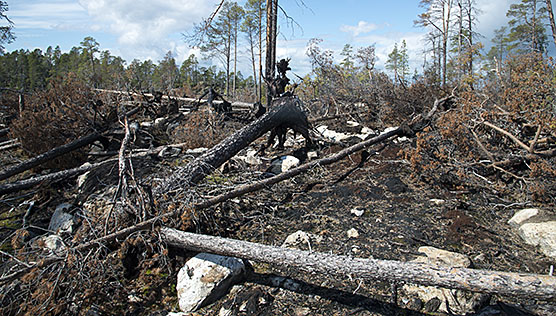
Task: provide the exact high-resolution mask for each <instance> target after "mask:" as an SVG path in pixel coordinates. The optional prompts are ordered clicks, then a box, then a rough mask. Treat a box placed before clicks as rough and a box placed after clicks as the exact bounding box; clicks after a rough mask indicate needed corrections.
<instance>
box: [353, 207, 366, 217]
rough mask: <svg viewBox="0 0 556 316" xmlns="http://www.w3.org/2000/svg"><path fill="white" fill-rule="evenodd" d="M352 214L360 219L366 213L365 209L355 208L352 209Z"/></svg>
mask: <svg viewBox="0 0 556 316" xmlns="http://www.w3.org/2000/svg"><path fill="white" fill-rule="evenodd" d="M350 212H351V214H353V215H355V216H357V217H359V216H361V215H363V214H364V213H365V209H362V208H359V207H355V208H352V209H351V211H350Z"/></svg>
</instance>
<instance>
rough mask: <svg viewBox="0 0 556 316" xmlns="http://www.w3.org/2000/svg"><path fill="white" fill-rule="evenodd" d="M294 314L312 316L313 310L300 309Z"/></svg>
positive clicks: (296, 315)
mask: <svg viewBox="0 0 556 316" xmlns="http://www.w3.org/2000/svg"><path fill="white" fill-rule="evenodd" d="M293 313H294V315H295V316H307V315H311V309H310V308H308V307H298V308H296V309H295V311H294V312H293Z"/></svg>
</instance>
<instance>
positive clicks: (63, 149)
mask: <svg viewBox="0 0 556 316" xmlns="http://www.w3.org/2000/svg"><path fill="white" fill-rule="evenodd" d="M138 111H139V108H135V109H133V110H130V111H128V112H127V113H126V114H125V115H127V116H131V115H133V114H135V113H137V112H138ZM101 136H102V134H101V132H98V131H94V132H91V133H90V134H87V135H85V136H83V137H80V138H78V139H76V140H74V141H72V142H69V143H67V144H64V145H62V146H59V147H56V148H53V149H51V150H49V151H47V152H45V153H42V154H40V155H38V156H35V157H33V158H31V159H28V160H26V161H24V162H22V163H20V164H17V165H15V166H13V167H11V168H7V169H5V170H2V171H0V181H1V180H4V179H7V178H9V177H11V176H14V175H16V174H19V173H22V172H24V171H26V170H29V169H31V168H34V167H36V166H39V165H41V164H43V163H45V162H47V161H50V160H52V159H54V158H56V157H59V156H61V155H64V154H67V153H69V152H72V151H74V150H76V149H79V148H81V147H85V146H87V145H90V144H92V143H94V142H95V141H96V140H98V139H100V138H101Z"/></svg>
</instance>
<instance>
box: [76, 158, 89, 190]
mask: <svg viewBox="0 0 556 316" xmlns="http://www.w3.org/2000/svg"><path fill="white" fill-rule="evenodd" d="M90 165H91V163H89V162H86V163H84V164H83V165H81V166H82V167H88V166H90ZM89 174H91V172H90V171H87V172H85V173H84V174H82V175H79V176H78V177H77V188H78V189H81V188H82V187H83V185H84V184H85V182H86V181H87V178H88V177H89Z"/></svg>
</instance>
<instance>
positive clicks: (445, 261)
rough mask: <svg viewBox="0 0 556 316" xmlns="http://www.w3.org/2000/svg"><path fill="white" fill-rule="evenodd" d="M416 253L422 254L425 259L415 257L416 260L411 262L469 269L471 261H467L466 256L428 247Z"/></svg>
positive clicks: (421, 248) (420, 248)
mask: <svg viewBox="0 0 556 316" xmlns="http://www.w3.org/2000/svg"><path fill="white" fill-rule="evenodd" d="M418 251H419V252H420V253H424V254H425V255H426V257H423V256H420V257H417V259H415V260H413V261H414V262H422V263H427V264H432V265H440V266H447V267H451V268H469V267H470V266H471V260H469V258H468V257H467V256H466V255H463V254H461V253H457V252H451V251H446V250H442V249H438V248H434V247H428V246H424V247H419V250H418Z"/></svg>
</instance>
